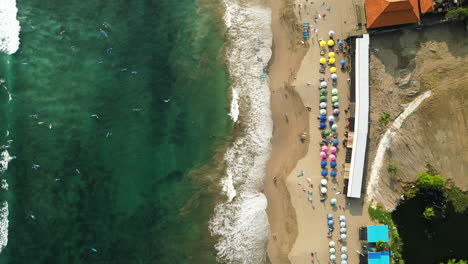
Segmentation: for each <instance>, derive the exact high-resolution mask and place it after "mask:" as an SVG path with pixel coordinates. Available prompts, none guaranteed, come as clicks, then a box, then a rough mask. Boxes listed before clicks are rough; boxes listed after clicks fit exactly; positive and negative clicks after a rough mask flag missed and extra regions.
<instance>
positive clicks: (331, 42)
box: [328, 39, 335, 47]
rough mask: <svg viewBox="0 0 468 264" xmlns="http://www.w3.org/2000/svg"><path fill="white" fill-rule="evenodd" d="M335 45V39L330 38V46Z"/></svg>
mask: <svg viewBox="0 0 468 264" xmlns="http://www.w3.org/2000/svg"><path fill="white" fill-rule="evenodd" d="M333 45H335V41H333V40H331V39H330V40H329V41H328V46H330V47H331V46H333Z"/></svg>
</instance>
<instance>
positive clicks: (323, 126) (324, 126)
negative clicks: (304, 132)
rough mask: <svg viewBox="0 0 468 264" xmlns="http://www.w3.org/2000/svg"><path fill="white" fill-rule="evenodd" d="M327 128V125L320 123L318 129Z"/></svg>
mask: <svg viewBox="0 0 468 264" xmlns="http://www.w3.org/2000/svg"><path fill="white" fill-rule="evenodd" d="M326 127H327V124H325V123H323V122H320V126H319V129H325V128H326Z"/></svg>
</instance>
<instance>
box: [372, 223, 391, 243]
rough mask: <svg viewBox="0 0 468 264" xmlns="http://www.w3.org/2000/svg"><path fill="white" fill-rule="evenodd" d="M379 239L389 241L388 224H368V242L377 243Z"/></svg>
mask: <svg viewBox="0 0 468 264" xmlns="http://www.w3.org/2000/svg"><path fill="white" fill-rule="evenodd" d="M377 241H383V242H388V225H370V226H367V242H368V243H376V242H377Z"/></svg>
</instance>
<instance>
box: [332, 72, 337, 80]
mask: <svg viewBox="0 0 468 264" xmlns="http://www.w3.org/2000/svg"><path fill="white" fill-rule="evenodd" d="M331 78H332V80H333V81H336V80H338V75H336V73H332V75H331Z"/></svg>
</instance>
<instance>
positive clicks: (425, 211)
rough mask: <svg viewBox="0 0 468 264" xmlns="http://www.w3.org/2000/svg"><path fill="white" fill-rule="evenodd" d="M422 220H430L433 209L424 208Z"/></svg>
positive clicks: (433, 214) (433, 213) (432, 215)
mask: <svg viewBox="0 0 468 264" xmlns="http://www.w3.org/2000/svg"><path fill="white" fill-rule="evenodd" d="M423 216H424V218H426V219H428V220H430V219H431V218H432V217H434V216H435V212H434V208H433V207H426V209H425V210H424V212H423Z"/></svg>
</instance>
